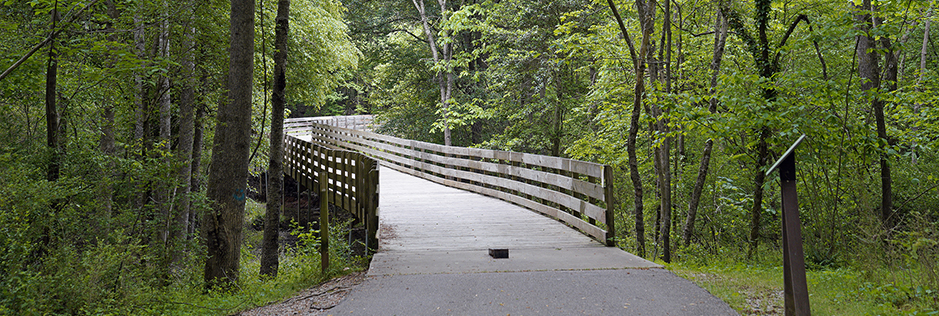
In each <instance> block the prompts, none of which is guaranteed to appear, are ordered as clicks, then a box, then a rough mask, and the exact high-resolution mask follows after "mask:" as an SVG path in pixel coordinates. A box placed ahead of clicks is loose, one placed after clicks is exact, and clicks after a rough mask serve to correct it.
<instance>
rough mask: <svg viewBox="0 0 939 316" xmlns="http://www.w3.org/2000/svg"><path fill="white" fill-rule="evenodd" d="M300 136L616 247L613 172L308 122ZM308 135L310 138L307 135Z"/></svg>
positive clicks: (600, 167)
mask: <svg viewBox="0 0 939 316" xmlns="http://www.w3.org/2000/svg"><path fill="white" fill-rule="evenodd" d="M305 127H309V129H308V130H307V131H306V132H301V134H298V136H299V137H303V138H304V139H310V140H311V141H312V142H313V143H316V144H321V145H323V146H327V147H330V148H336V149H345V150H351V151H358V152H361V153H364V154H367V155H369V156H371V157H374V158H376V159H380V160H382V162H383V165H385V166H387V167H389V168H392V169H395V170H398V171H401V172H404V173H408V174H411V175H414V176H417V177H421V178H424V179H428V180H431V181H434V182H437V183H441V184H444V185H447V186H452V187H456V188H460V189H464V190H468V191H473V192H476V193H480V194H484V195H488V196H492V197H495V198H499V199H502V200H505V201H508V202H511V203H514V204H517V205H520V206H523V207H526V208H529V209H531V210H534V211H537V212H539V213H542V214H544V215H547V216H550V217H553V218H556V219H558V220H560V221H562V222H564V223H567V224H569V225H571V226H573V227H575V228H577V229H580V230H581V231H583V232H584V233H586V234H587V235H589V236H592V237H594V238H596V239H598V240H600V241H601V242H603V243H605V244H606V245H607V246H613V245H614V241H613V237H614V231H615V230H614V227H613V203H612V201H613V172H612V168H611V167H610V166H605V165H601V164H597V163H592V162H585V161H578V160H572V159H565V158H558V157H551V156H543V155H533V154H524V153H518V152H507V151H499V150H488V149H478V148H464V147H452V146H442V145H437V144H432V143H426V142H420V141H414V140H407V139H402V138H397V137H391V136H385V135H380V134H375V133H371V132H367V131H360V130H354V129H348V128H341V127H335V126H329V125H325V124H318V123H316V122H309V123H308V124H306V125H305ZM303 134H306V135H303Z"/></svg>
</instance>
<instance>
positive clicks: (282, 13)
mask: <svg viewBox="0 0 939 316" xmlns="http://www.w3.org/2000/svg"><path fill="white" fill-rule="evenodd" d="M276 21H277V28H276V30H275V31H274V32H275V38H274V91H273V94H274V97H273V98H272V99H271V160H270V163H269V166H268V169H267V175H268V177H269V179H270V180H268V183H267V213H266V214H265V215H264V241H263V246H262V253H261V275H266V276H270V277H276V276H277V269H278V264H279V263H278V258H277V256H278V249H279V245H278V237H279V236H280V234H279V233H280V232H279V228H280V211H281V208H282V207H283V204H284V203H283V202H284V201H283V191H284V104H285V103H286V100H285V96H284V90H285V88H286V87H287V85H286V71H285V68H286V64H287V32H288V31H289V30H290V27H289V21H290V0H280V1H278V2H277V18H276Z"/></svg>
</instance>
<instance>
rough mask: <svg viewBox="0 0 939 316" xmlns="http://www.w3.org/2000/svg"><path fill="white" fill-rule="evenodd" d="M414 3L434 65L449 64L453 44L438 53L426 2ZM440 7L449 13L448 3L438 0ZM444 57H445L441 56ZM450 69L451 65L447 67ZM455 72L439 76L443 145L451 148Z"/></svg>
mask: <svg viewBox="0 0 939 316" xmlns="http://www.w3.org/2000/svg"><path fill="white" fill-rule="evenodd" d="M411 2H412V3H414V7H415V8H417V13H418V14H419V15H420V17H421V25H422V27H423V28H424V35H426V36H427V44H428V45H430V53H431V55H432V56H433V58H434V63H440V62H441V59H443V62H446V63H447V64H449V62H450V59H451V57H452V52H451V51H450V47H451V44H444V45H443V46H442V47H440V51H438V47H437V40H436V39H435V37H434V32H433V30H432V29H431V28H430V21H429V20H428V19H427V11H426V10H425V7H424V0H411ZM438 3H439V5H440V13H441V14H443V13H444V12H446V11H447V1H446V0H438ZM441 55H443V56H441ZM447 67H448V68H449V65H448V66H447ZM453 80H454V78H453V71H451V70H447V72H446V73H438V74H437V85H438V86H439V87H440V106H441V108H442V109H443V120H444V121H445V124H446V125H445V126H444V129H443V144H444V145H446V146H450V144H451V143H450V140H451V139H450V123H449V108H450V103H449V101H450V93H452V91H453Z"/></svg>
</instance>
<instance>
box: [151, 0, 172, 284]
mask: <svg viewBox="0 0 939 316" xmlns="http://www.w3.org/2000/svg"><path fill="white" fill-rule="evenodd" d="M163 10H165V11H168V10H169V5H168V3H167V2H166V1H165V0H164V1H163ZM162 19H163V21H161V22H160V35H159V38H158V40H157V45H158V48H157V54H158V55H159V56H160V58H169V55H170V52H169V50H170V48H169V47H170V43H169V33H170V25H169V16H168V14H164V15H163V16H162ZM158 80H159V82H160V85H159V88H158V89H157V93H159V98H158V101H159V104H160V117H159V120H160V122H159V129H160V139H159V142H160V144H161V146H160V150H161V151H162V152H163V153H164V154H163V155H162V156H163V164H164V166H165V168H166V169H165V170H166V173H165V177H164V178H163V179H161V180H157V183H158V184H157V185H156V191H157V192H156V194H155V196H156V202H157V205H159V207H160V213H161V215H162V216H163V218H162V220H163V221H164V223H165V224H164V226H163V231H162V232H161V237H162V240H163V247H164V249H165V251H166V255H167V256H169V255H170V252H171V251H170V250H171V247H172V245H171V244H172V241H171V240H170V238H169V237H170V234H171V233H170V231H172V230H173V227H172V226H173V220H172V219H173V217H174V216H173V214H172V213H173V210H172V209H173V195H174V194H173V192H174V191H175V190H174V189H175V186H174V185H172V184H171V183H170V181H169V179H170V173H171V171H170V166H171V165H172V164H173V161H172V155H169V152H170V150H171V148H172V143H173V140H172V138H171V137H172V135H171V132H172V128H173V126H172V117H173V114H172V113H171V112H172V110H173V108H172V103H171V101H170V77H169V74H167V73H164V74H162V75H161V76H159V79H158ZM167 259H169V258H167ZM166 264H167V265H168V264H169V260H167V261H166ZM167 268H168V266H167Z"/></svg>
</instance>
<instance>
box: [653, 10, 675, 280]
mask: <svg viewBox="0 0 939 316" xmlns="http://www.w3.org/2000/svg"><path fill="white" fill-rule="evenodd" d="M670 8H671V1H665V14H664V17H665V20H664V23H663V26H662V28H663V29H664V30H663V32H662V34H663V36H664V37H665V41H664V43H663V45H661V51H664V53H665V93H671V92H672V91H671V89H672V78H671V75H672V73H671V57H672V38H671V20H672V17H671V9H670ZM661 51H660V54H659V56H661V55H662V53H661ZM653 107H654V109H655V112H657V113H656V114H657V115H656V116H657V117H658V130H659V133H660V135H661V137H662V145H661V147H660V148H659V150H658V153H659V162H660V164H661V165H660V167H661V168H662V170H661V172H660V174H659V175H660V177H661V178H660V179H661V185H662V188H661V189H662V192H661V196H660V204H659V205H660V207H661V213H662V219H661V220H662V223H661V227H660V229H661V231H660V233H659V237H660V240H659V243H660V244H662V260H663V261H665V262H667V263H670V262H672V250H671V228H672V171H671V146H672V144H671V143H672V138H671V137H670V136H669V135H668V133H669V127H668V118H667V117H666V116H665V113H664V111H663V110H662V108H661V107H659V106H658V105H653Z"/></svg>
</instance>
